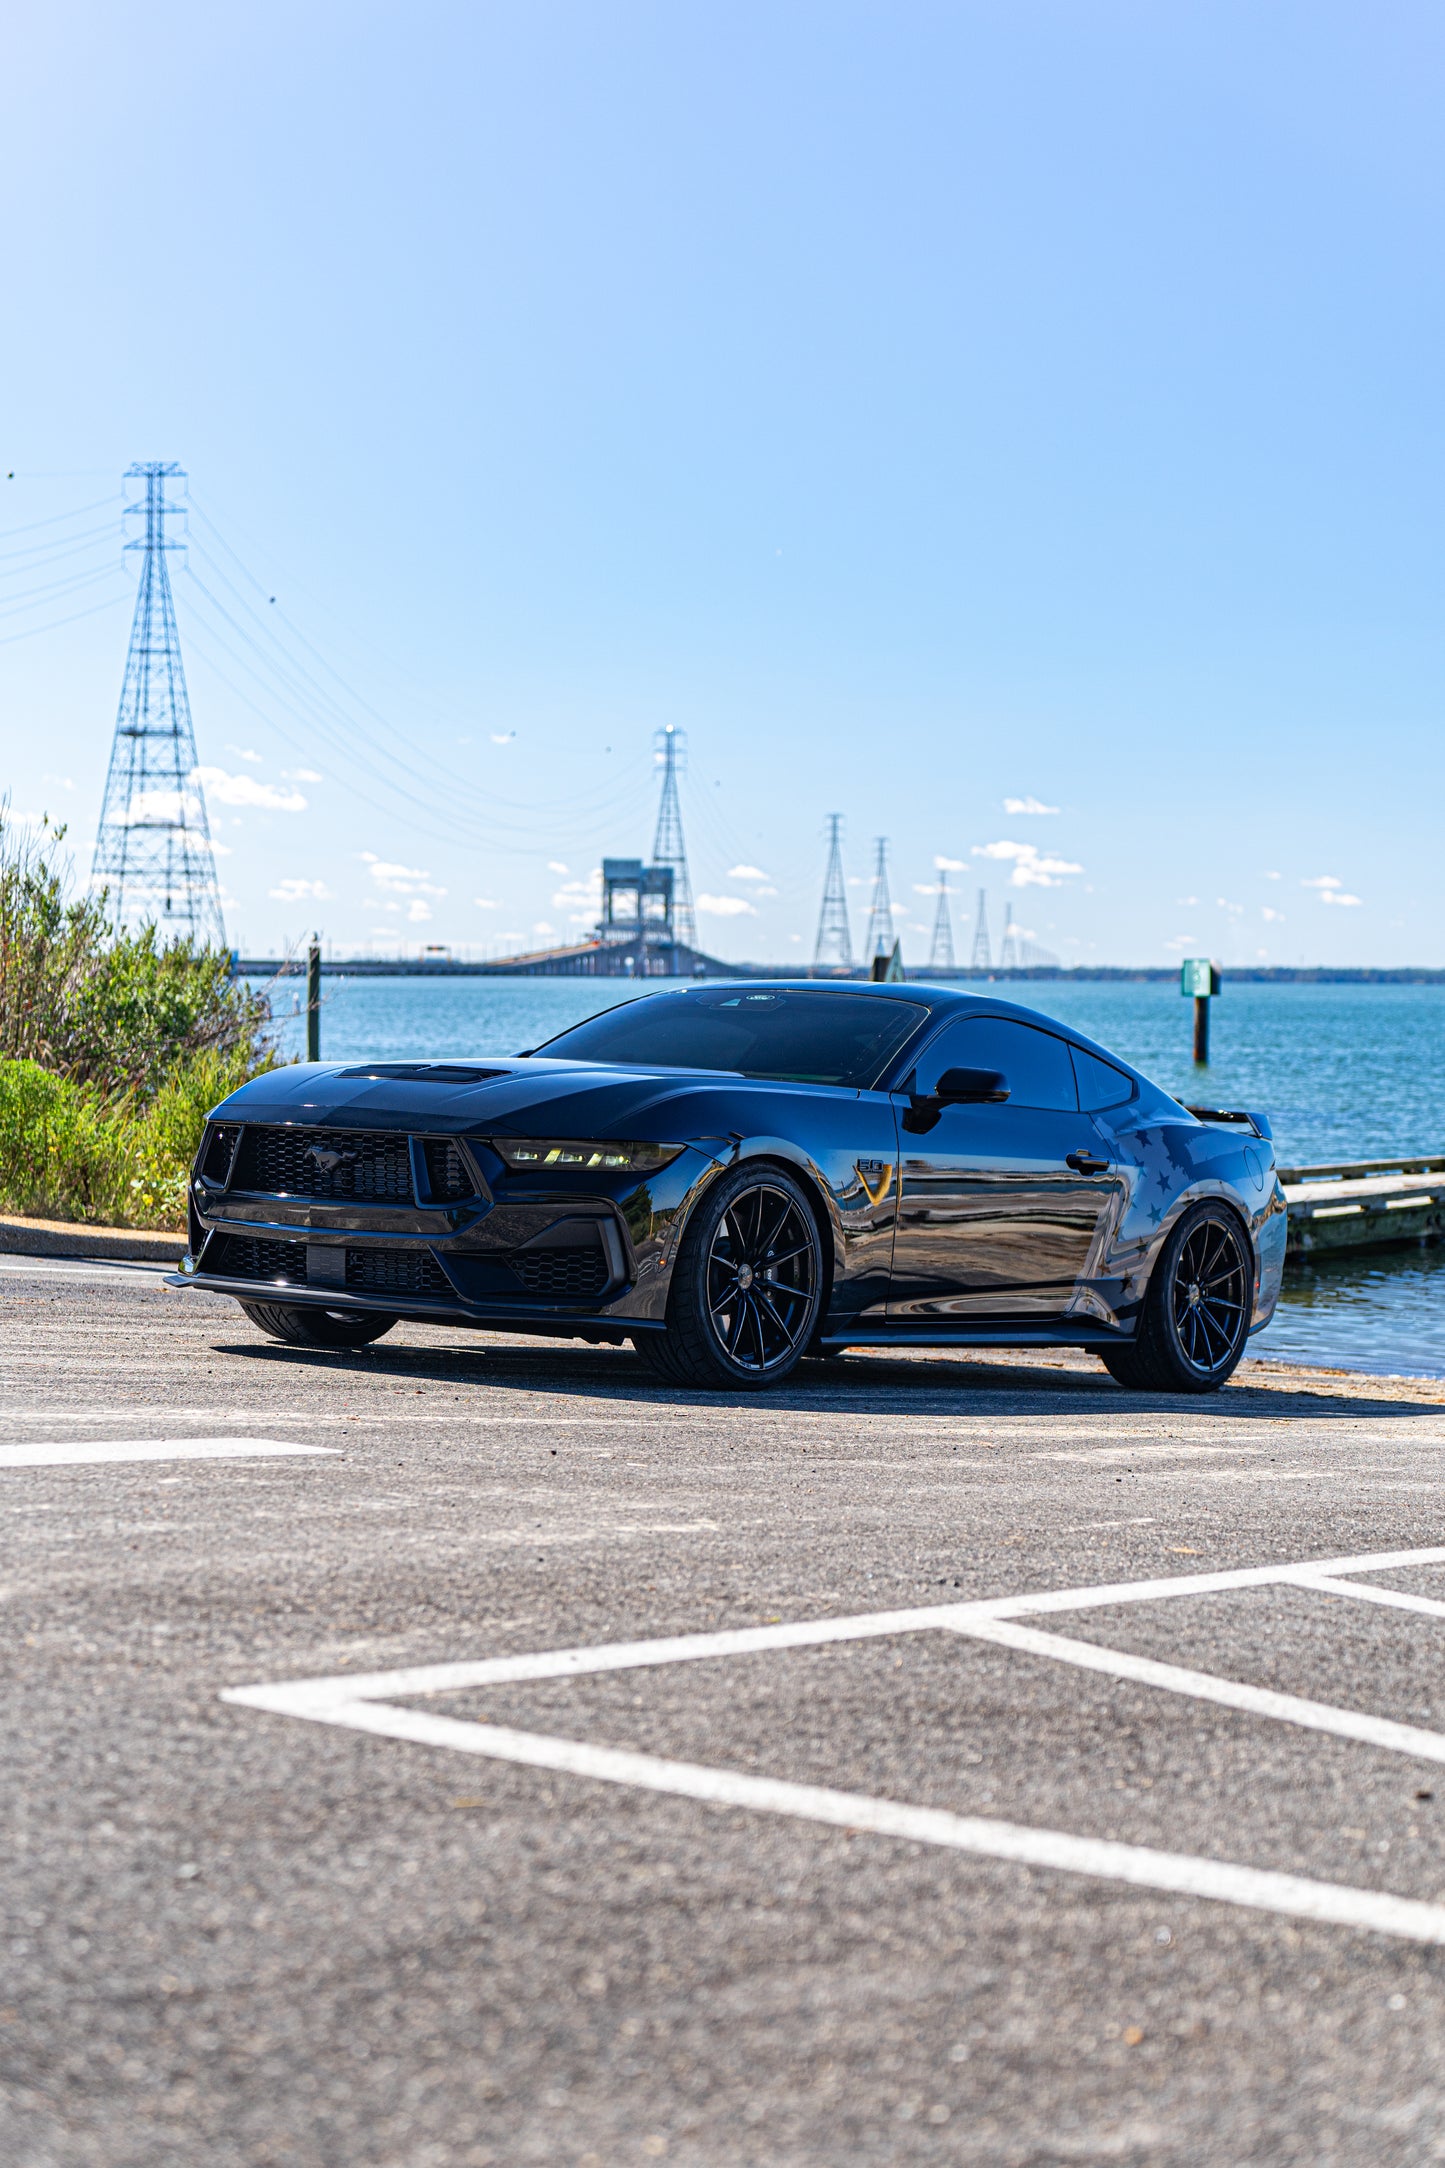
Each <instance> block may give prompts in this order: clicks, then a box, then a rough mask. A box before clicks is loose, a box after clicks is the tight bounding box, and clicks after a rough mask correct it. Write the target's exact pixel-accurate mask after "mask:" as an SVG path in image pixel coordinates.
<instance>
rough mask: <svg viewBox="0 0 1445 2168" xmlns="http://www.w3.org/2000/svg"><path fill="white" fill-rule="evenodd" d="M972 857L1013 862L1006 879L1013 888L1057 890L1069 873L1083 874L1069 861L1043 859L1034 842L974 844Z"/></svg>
mask: <svg viewBox="0 0 1445 2168" xmlns="http://www.w3.org/2000/svg"><path fill="white" fill-rule="evenodd" d="M973 855H974V857H975V858H1002V859H1004V860H1010V859H1011V860H1012V861H1013V872H1012V873H1011V874H1010V875H1009V880H1010V882H1011V883H1012V885H1013V886H1014V887H1015V888H1057V887H1059V885H1060V883H1061V882H1062V881H1064V880H1066V879H1067V878H1068V877H1069V875H1070V874H1074V873H1082V872H1083V870H1084V869H1083V867H1082V866H1076V865H1075V864H1074V863H1073V861H1072V860H1071V859H1068V858H1046V857H1044V856H1043V855H1042V853H1041V852H1040V850H1039V848H1038V845H1037V844H1035V843H1007V842H999V843H975V845H974V847H973Z"/></svg>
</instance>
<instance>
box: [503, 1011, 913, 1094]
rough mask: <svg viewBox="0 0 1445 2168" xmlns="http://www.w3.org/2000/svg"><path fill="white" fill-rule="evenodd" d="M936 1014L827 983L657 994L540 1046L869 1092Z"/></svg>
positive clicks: (544, 1050)
mask: <svg viewBox="0 0 1445 2168" xmlns="http://www.w3.org/2000/svg"><path fill="white" fill-rule="evenodd" d="M927 1015H928V1011H927V1009H926V1008H923V1007H922V1006H920V1005H919V1004H918V1003H916V1002H912V1001H896V1000H891V999H886V998H883V997H879V996H874V995H869V994H843V993H834V992H833V991H832V990H831V989H828V990H826V991H825V990H824V989H823V988H822V987H820V988H819V989H818V990H817V991H816V992H813V991H811V990H809V991H806V992H804V991H802V990H800V989H798V988H789V989H787V990H786V991H782V990H780V991H778V992H776V993H774V992H771V991H760V990H758V989H755V988H749V989H748V990H747V991H746V992H737V991H731V992H730V991H728V990H726V989H723V988H719V989H718V991H717V992H716V993H714V992H711V991H709V992H707V993H686V994H649V995H647V996H646V997H645V998H644V999H643V1000H641V1001H629V1002H625V1003H624V1004H623V1005H622V1007H621V1008H616V1009H605V1010H604V1011H603V1013H602V1014H601V1016H593V1017H589V1018H588V1020H587V1022H586V1023H585V1024H577V1025H575V1026H574V1027H573V1029H572V1030H571V1031H564V1032H562V1033H561V1034H560V1035H559V1036H558V1037H557V1038H555V1039H549V1040H548V1041H547V1043H546V1045H545V1046H543V1047H538V1048H537V1052H538V1053H539V1054H559V1055H561V1056H562V1058H563V1059H564V1060H565V1061H616V1062H643V1063H646V1064H647V1066H648V1067H649V1068H651V1067H654V1066H658V1067H662V1068H667V1069H736V1070H738V1071H739V1072H740V1073H741V1074H742V1075H743V1076H756V1077H769V1078H772V1079H773V1080H775V1081H776V1082H778V1083H786V1084H846V1085H852V1086H854V1087H855V1088H856V1089H858V1090H867V1089H868V1087H869V1086H871V1085H873V1084H875V1083H876V1082H877V1080H878V1078H879V1077H880V1076H882V1074H883V1072H884V1070H885V1069H886V1068H887V1066H888V1064H889V1062H890V1061H891V1060H892V1058H893V1056H894V1055H895V1054H896V1053H897V1052H898V1049H899V1048H900V1047H901V1046H902V1044H903V1042H904V1040H905V1039H907V1038H909V1037H910V1036H911V1035H912V1033H913V1032H914V1030H915V1029H916V1028H917V1026H918V1025H919V1024H921V1023H922V1022H923V1020H924V1018H925V1017H926V1016H927Z"/></svg>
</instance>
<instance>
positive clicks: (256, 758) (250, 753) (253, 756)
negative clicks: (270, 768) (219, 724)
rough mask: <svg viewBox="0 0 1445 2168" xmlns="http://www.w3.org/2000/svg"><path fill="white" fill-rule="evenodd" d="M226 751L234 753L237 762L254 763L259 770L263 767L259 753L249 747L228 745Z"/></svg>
mask: <svg viewBox="0 0 1445 2168" xmlns="http://www.w3.org/2000/svg"><path fill="white" fill-rule="evenodd" d="M226 751H227V752H228V753H234V754H235V756H236V758H237V760H249V761H252V762H253V763H254V764H255V766H256V767H258V768H259V767H260V765H261V756H260V754H259V753H258V752H255V751H254V750H253V749H252V747H251V746H249V745H228V746H227V747H226Z"/></svg>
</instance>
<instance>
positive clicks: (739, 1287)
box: [634, 1164, 824, 1392]
mask: <svg viewBox="0 0 1445 2168" xmlns="http://www.w3.org/2000/svg"><path fill="white" fill-rule="evenodd" d="M823 1283H824V1274H823V1245H822V1240H821V1238H820V1235H819V1232H818V1222H817V1220H816V1219H815V1218H814V1216H813V1208H812V1205H811V1204H810V1203H809V1201H808V1197H807V1194H806V1192H805V1191H804V1190H803V1187H802V1185H801V1183H799V1182H797V1181H796V1180H795V1179H794V1178H793V1176H792V1175H791V1174H789V1173H787V1172H786V1170H785V1169H784V1168H782V1167H777V1166H772V1165H769V1166H756V1165H754V1166H748V1165H746V1164H745V1165H743V1166H741V1167H735V1168H734V1169H733V1170H732V1172H731V1173H730V1174H725V1175H723V1176H721V1177H720V1179H719V1180H718V1181H716V1182H715V1183H714V1184H713V1186H712V1188H711V1189H710V1190H709V1191H708V1193H707V1195H706V1196H705V1197H704V1198H703V1200H702V1202H701V1204H700V1205H699V1206H698V1208H697V1210H696V1212H695V1213H694V1214H693V1217H692V1220H691V1221H690V1222H689V1224H688V1227H687V1230H686V1232H685V1233H684V1235H683V1238H682V1243H681V1246H680V1248H679V1250H678V1255H677V1263H676V1264H675V1265H674V1267H673V1273H672V1289H671V1293H670V1294H669V1296H668V1303H667V1329H666V1331H665V1332H660V1333H647V1334H646V1335H643V1334H639V1335H638V1338H637V1341H636V1342H635V1343H634V1344H635V1345H636V1346H637V1349H638V1352H639V1354H640V1355H641V1356H642V1358H643V1360H644V1362H645V1363H646V1364H647V1366H648V1368H649V1369H650V1370H652V1371H653V1372H654V1373H655V1374H656V1375H658V1376H660V1377H665V1378H667V1379H669V1380H670V1381H671V1382H672V1383H674V1384H677V1385H692V1386H702V1387H703V1388H704V1389H708V1390H711V1391H715V1392H716V1391H722V1392H737V1391H739V1390H741V1391H744V1392H747V1391H756V1390H758V1389H759V1388H760V1387H762V1386H767V1385H779V1384H781V1383H782V1381H783V1379H784V1378H787V1377H790V1376H791V1375H792V1373H793V1371H794V1370H796V1369H797V1367H798V1364H799V1363H800V1362H801V1360H802V1358H803V1356H804V1354H805V1353H806V1351H807V1348H808V1345H809V1343H810V1341H811V1340H812V1338H813V1334H814V1332H815V1330H816V1328H817V1323H818V1314H819V1310H820V1308H821V1305H822V1299H823Z"/></svg>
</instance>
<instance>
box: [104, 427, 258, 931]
mask: <svg viewBox="0 0 1445 2168" xmlns="http://www.w3.org/2000/svg"><path fill="white" fill-rule="evenodd" d="M182 472H183V470H182V469H181V468H180V467H177V466H175V465H173V464H171V463H169V462H163V461H160V460H149V461H147V462H146V463H144V464H143V465H138V466H134V467H131V468H130V469H129V470H128V473H127V477H126V479H127V480H130V479H131V478H132V477H134V478H135V479H136V480H138V481H144V483H145V500H144V506H143V507H142V506H140V505H136V506H128V507H127V510H134V511H140V510H141V509H144V512H145V534H144V537H143V538H142V539H141V540H139V541H136V542H128V543H127V544H126V548H127V549H131V550H140V551H141V552H142V553H143V554H142V557H141V575H140V587H139V589H138V591H137V594H136V604H135V617H134V619H133V620H132V623H131V634H130V649H129V652H128V653H127V655H126V659H125V676H124V678H123V680H122V682H121V693H120V708H119V710H118V712H117V714H116V719H115V739H114V742H113V745H112V748H111V756H110V772H109V774H108V775H107V777H106V783H105V798H104V801H103V803H102V806H101V814H100V827H99V829H98V830H97V833H96V839H95V858H94V862H93V864H92V867H91V879H92V883H93V885H94V886H96V887H101V886H104V887H105V888H107V889H108V890H109V892H110V908H111V910H112V912H113V913H114V916H115V918H116V921H117V923H120V924H130V925H135V926H140V925H147V924H149V925H155V926H158V927H159V928H160V930H161V931H162V933H164V934H168V935H170V936H171V937H172V938H173V939H174V938H178V937H179V938H184V939H187V940H192V941H196V942H203V943H205V944H206V945H207V946H208V947H217V948H224V947H225V945H226V928H225V923H224V921H223V919H222V917H221V894H220V888H219V885H218V883H217V880H216V861H215V856H214V853H213V852H212V850H211V834H210V829H209V827H208V825H207V822H206V802H205V797H204V795H203V793H202V791H201V788H200V785H199V782H198V780H197V776H196V769H197V766H198V763H197V759H196V734H195V730H194V727H193V725H192V722H191V705H190V700H189V697H188V696H187V693H186V678H185V671H184V669H183V667H182V664H181V643H180V636H179V634H178V632H177V630H176V612H175V604H174V602H173V600H172V598H171V581H170V573H169V572H168V570H167V568H166V552H167V551H168V550H171V549H174V548H176V547H177V546H178V545H177V544H175V543H173V542H171V541H170V540H169V539H168V538H167V535H166V526H165V523H166V520H167V519H168V518H172V517H174V516H175V515H176V514H177V513H178V512H179V511H180V509H181V508H180V506H179V505H177V504H173V503H171V502H170V501H168V499H167V497H166V489H165V485H166V483H167V481H168V480H171V479H174V478H179V477H181V476H182Z"/></svg>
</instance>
